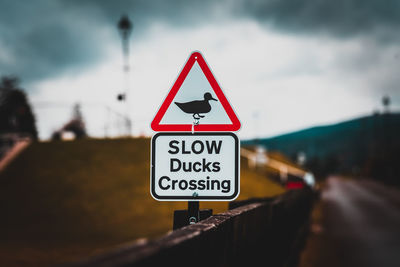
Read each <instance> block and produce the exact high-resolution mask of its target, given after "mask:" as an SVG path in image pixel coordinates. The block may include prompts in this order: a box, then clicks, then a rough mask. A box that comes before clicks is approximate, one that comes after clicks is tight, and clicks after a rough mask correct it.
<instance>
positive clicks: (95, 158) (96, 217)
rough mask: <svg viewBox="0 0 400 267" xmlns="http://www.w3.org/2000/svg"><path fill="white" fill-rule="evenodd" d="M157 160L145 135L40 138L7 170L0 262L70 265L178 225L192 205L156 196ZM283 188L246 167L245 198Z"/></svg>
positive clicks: (0, 190)
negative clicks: (176, 216) (152, 166)
mask: <svg viewBox="0 0 400 267" xmlns="http://www.w3.org/2000/svg"><path fill="white" fill-rule="evenodd" d="M149 159H150V140H149V139H145V138H142V139H115V140H93V139H87V140H78V141H71V142H46V143H33V144H32V145H31V146H29V147H28V148H27V149H26V150H25V151H24V152H23V153H22V154H21V155H20V156H19V157H18V158H17V159H16V160H15V161H14V162H12V163H11V164H10V165H9V166H8V167H7V169H6V170H5V171H4V172H2V173H0V209H1V211H2V219H1V220H0V236H1V239H0V266H13V265H16V266H18V265H21V264H24V265H28V266H29V265H30V264H32V265H35V266H36V265H40V266H44V265H48V264H51V265H52V264H57V263H62V262H65V261H70V260H74V259H77V258H79V257H82V256H84V257H86V256H88V255H89V254H91V253H95V252H98V251H100V250H102V249H105V248H108V247H111V246H115V245H117V244H121V243H123V242H129V241H132V240H135V239H138V238H154V237H156V236H159V235H161V234H164V233H166V232H168V231H169V230H171V228H172V219H173V211H174V210H175V209H185V208H186V207H187V203H186V202H159V201H156V200H154V199H153V198H152V197H151V195H150V193H149V188H150V185H149V183H150V174H149ZM282 192H283V189H282V188H281V187H280V186H278V185H276V184H274V183H272V182H270V181H269V180H268V179H266V178H265V177H264V176H261V175H260V174H258V173H255V172H252V171H250V170H248V169H247V168H246V166H242V168H241V193H240V196H239V199H246V198H249V197H262V196H272V195H276V194H280V193H282ZM227 204H228V203H227V202H202V203H201V208H213V209H214V213H218V212H221V211H223V210H225V209H227Z"/></svg>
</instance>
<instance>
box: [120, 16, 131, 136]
mask: <svg viewBox="0 0 400 267" xmlns="http://www.w3.org/2000/svg"><path fill="white" fill-rule="evenodd" d="M117 26H118V30H119V33H120V35H121V40H122V56H123V72H124V87H125V88H124V92H123V93H119V94H118V95H117V100H118V101H121V102H122V101H125V103H126V128H127V131H128V136H129V135H131V120H130V119H129V101H128V92H129V71H130V66H129V37H130V35H131V32H132V29H133V24H132V22H131V21H130V20H129V18H128V16H126V15H123V16H122V17H121V18H120V20H119V21H118V24H117Z"/></svg>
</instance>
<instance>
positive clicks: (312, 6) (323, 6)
mask: <svg viewBox="0 0 400 267" xmlns="http://www.w3.org/2000/svg"><path fill="white" fill-rule="evenodd" d="M399 7H400V1H396V0H385V1H379V0H377V1H373V0H334V1H333V0H332V1H331V0H324V1H323V0H270V1H268V0H243V1H241V0H238V1H233V0H225V1H212V0H207V1H206V0H202V1H185V0H170V1H164V0H153V1H146V0H136V1H132V0H131V1H125V0H119V1H109V0H87V1H78V0H70V1H67V0H65V1H62V0H36V1H14V0H2V1H1V2H0V75H4V74H15V75H17V76H19V77H20V78H22V79H23V80H24V81H28V82H29V81H37V80H41V79H45V78H51V77H54V76H56V75H60V74H62V73H63V72H65V71H68V70H75V71H76V70H79V69H81V68H87V67H89V66H91V65H94V64H96V63H97V62H99V61H101V60H102V59H103V57H104V56H105V52H106V48H105V47H106V45H107V44H106V42H110V40H109V37H110V36H111V37H114V38H115V39H114V40H115V44H119V43H118V42H117V39H118V38H119V36H118V33H117V30H116V29H115V24H116V21H117V20H118V19H119V17H120V16H121V14H128V15H129V16H130V17H131V19H132V20H133V22H134V25H135V28H134V35H133V38H140V36H142V35H143V34H145V33H146V30H147V28H148V27H147V26H148V25H150V24H151V23H152V22H161V23H167V24H170V25H172V26H174V27H191V26H193V25H199V24H202V23H216V22H217V21H218V20H219V19H220V18H221V16H223V17H224V18H228V19H231V20H235V19H237V18H250V19H255V20H258V21H260V22H261V23H267V24H269V25H274V26H275V27H276V29H278V30H287V31H295V32H300V33H307V32H310V33H312V34H314V33H318V32H325V33H327V34H332V35H335V36H344V37H346V36H353V35H356V34H369V33H373V34H374V35H376V36H377V37H376V38H383V37H387V38H388V39H392V37H393V35H396V36H397V35H398V28H400V12H399V11H400V10H399ZM105 33H108V35H106V37H104V34H105ZM110 33H111V35H110ZM377 33H379V34H380V35H379V34H377ZM382 33H383V34H382ZM394 39H395V38H394Z"/></svg>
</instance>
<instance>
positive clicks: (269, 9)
mask: <svg viewBox="0 0 400 267" xmlns="http://www.w3.org/2000/svg"><path fill="white" fill-rule="evenodd" d="M122 14H127V15H128V16H129V17H130V19H131V20H132V21H133V23H134V29H133V32H132V35H131V46H130V48H131V57H130V62H131V76H130V88H131V91H130V102H129V114H130V117H131V118H132V120H133V132H134V134H147V135H151V134H153V132H152V131H151V129H150V122H151V120H152V118H153V116H154V115H155V113H156V111H157V109H158V107H159V106H160V104H161V102H162V101H163V99H164V98H165V96H166V94H167V93H168V91H169V89H170V88H171V86H172V84H173V82H174V81H175V79H176V78H177V75H178V74H179V72H180V70H181V68H182V67H183V64H184V63H185V61H186V59H187V58H188V56H189V55H190V53H191V52H192V51H194V50H198V51H201V52H202V54H203V56H204V57H205V59H206V60H207V63H208V64H209V66H210V67H211V69H212V71H213V73H214V75H215V77H216V79H217V81H218V82H219V84H220V86H221V87H222V88H223V90H224V92H225V94H226V96H227V98H228V99H229V101H230V103H231V104H232V106H233V107H234V109H235V111H236V112H237V114H238V116H239V118H240V120H241V122H242V129H241V130H240V131H239V133H238V134H239V136H240V137H241V138H249V137H255V136H257V137H264V136H273V135H277V134H281V133H286V132H290V131H293V130H299V129H302V128H306V127H310V126H316V125H322V124H329V123H335V122H339V121H342V120H347V119H351V118H355V117H358V116H364V115H369V114H371V113H372V112H373V111H374V110H382V108H381V98H382V97H383V96H384V95H389V96H390V98H391V109H392V110H395V111H399V110H400V86H399V82H400V72H399V66H400V31H399V29H400V1H397V0H385V1H380V0H376V1H374V0H336V1H330V0H270V1H268V0H250V1H244V0H243V1H231V0H225V1H211V0H210V1H205V0H202V1H183V0H172V1H163V0H156V1H145V0H142V1H106V0H102V1H95V0H93V1H78V0H76V1H73V0H70V1H57V0H37V1H13V0H1V1H0V75H16V76H18V77H19V78H20V79H21V80H22V83H21V86H22V87H23V88H24V89H25V91H26V92H27V93H28V95H29V98H30V101H31V102H32V104H33V107H34V112H35V114H36V116H37V120H38V121H37V124H38V128H39V133H40V137H41V138H49V136H50V135H51V132H52V131H53V130H55V129H57V128H59V127H61V126H62V125H63V124H64V123H65V122H66V121H67V120H68V119H69V118H70V116H71V106H72V104H73V103H76V102H80V103H81V104H82V107H83V115H84V117H85V120H86V123H87V127H88V130H89V134H91V135H93V136H99V137H101V136H103V135H104V134H105V133H108V134H111V133H118V129H119V128H118V127H120V125H119V124H120V123H119V121H118V119H117V117H118V116H117V115H116V112H119V113H124V112H125V110H126V108H125V104H121V103H118V102H117V101H116V94H117V93H118V92H120V91H121V90H120V89H121V88H122V87H123V75H122V52H121V43H120V36H119V34H118V31H117V29H116V23H117V21H118V19H119V18H120V16H121V15H122Z"/></svg>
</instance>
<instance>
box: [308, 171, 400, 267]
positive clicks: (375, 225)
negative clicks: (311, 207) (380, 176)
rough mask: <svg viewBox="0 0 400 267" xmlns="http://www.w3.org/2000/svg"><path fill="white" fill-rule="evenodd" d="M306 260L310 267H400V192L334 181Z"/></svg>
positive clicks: (368, 183)
mask: <svg viewBox="0 0 400 267" xmlns="http://www.w3.org/2000/svg"><path fill="white" fill-rule="evenodd" d="M316 209H317V211H314V213H315V212H316V213H317V214H313V221H314V222H313V224H312V227H311V231H312V233H311V236H310V238H309V240H308V241H307V244H306V248H305V250H304V251H303V254H302V256H301V260H300V266H301V267H306V266H307V267H308V266H310V267H311V266H352V267H354V266H365V267H369V266H371V267H372V266H374V267H375V266H379V267H399V266H400V191H399V190H396V189H393V188H391V187H388V186H384V185H381V184H379V183H376V182H373V181H370V180H360V179H358V180H353V179H345V178H342V177H337V176H336V177H330V178H328V181H327V183H326V186H325V187H324V188H323V191H322V195H321V201H320V203H319V204H318V205H317V207H316Z"/></svg>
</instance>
